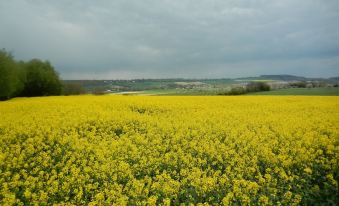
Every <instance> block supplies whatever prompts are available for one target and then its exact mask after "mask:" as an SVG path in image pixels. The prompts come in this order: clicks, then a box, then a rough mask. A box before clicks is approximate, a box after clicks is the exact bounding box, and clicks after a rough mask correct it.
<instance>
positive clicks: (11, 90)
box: [0, 49, 20, 100]
mask: <svg viewBox="0 0 339 206" xmlns="http://www.w3.org/2000/svg"><path fill="white" fill-rule="evenodd" d="M18 73H19V69H18V65H17V64H16V62H15V61H14V59H13V56H12V55H11V54H10V53H8V52H6V50H4V49H2V50H0V100H6V99H9V98H11V97H13V96H14V95H15V94H16V92H17V90H18V87H19V85H20V81H19V74H18Z"/></svg>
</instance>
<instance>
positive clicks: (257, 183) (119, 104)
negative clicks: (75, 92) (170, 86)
mask: <svg viewBox="0 0 339 206" xmlns="http://www.w3.org/2000/svg"><path fill="white" fill-rule="evenodd" d="M338 161H339V98H338V97H292V96H287V97H263V96H261V97H260V96H243V97H152V96H149V97H147V96H77V97H72V96H70V97H41V98H30V99H27V98H18V99H13V100H11V101H7V102H1V103H0V205H305V204H306V205H314V204H320V203H323V204H329V205H331V204H336V203H337V201H338V196H339V195H338V194H339V193H338V178H339V163H338Z"/></svg>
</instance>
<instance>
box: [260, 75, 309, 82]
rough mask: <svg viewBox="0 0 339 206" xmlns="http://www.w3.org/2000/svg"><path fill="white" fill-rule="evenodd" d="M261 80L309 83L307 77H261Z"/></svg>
mask: <svg viewBox="0 0 339 206" xmlns="http://www.w3.org/2000/svg"><path fill="white" fill-rule="evenodd" d="M259 78H262V79H270V80H277V81H307V80H308V79H307V78H306V77H300V76H294V75H260V77H259Z"/></svg>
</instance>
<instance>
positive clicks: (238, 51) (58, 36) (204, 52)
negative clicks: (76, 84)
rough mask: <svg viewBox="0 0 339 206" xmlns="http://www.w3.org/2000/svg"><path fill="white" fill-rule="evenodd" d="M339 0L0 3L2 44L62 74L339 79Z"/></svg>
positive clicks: (26, 0)
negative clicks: (45, 62) (274, 76)
mask: <svg viewBox="0 0 339 206" xmlns="http://www.w3.org/2000/svg"><path fill="white" fill-rule="evenodd" d="M338 25H339V1H338V0H142V1H141V0H97V1H93V0H58V1H52V0H0V48H5V49H6V50H7V51H10V52H12V54H13V55H14V57H15V58H16V59H18V60H25V61H27V60H30V59H32V58H39V59H42V60H48V61H50V62H51V63H52V65H53V66H54V67H55V69H56V70H57V71H58V72H59V74H60V76H61V78H63V79H134V78H236V77H248V76H258V75H264V74H290V75H299V76H306V77H331V76H339V26H338Z"/></svg>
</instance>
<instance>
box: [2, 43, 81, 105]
mask: <svg viewBox="0 0 339 206" xmlns="http://www.w3.org/2000/svg"><path fill="white" fill-rule="evenodd" d="M81 92H83V90H82V88H79V86H78V85H74V84H63V82H62V81H61V80H60V78H59V74H58V73H57V72H56V71H55V69H54V67H53V66H52V64H51V63H50V62H49V61H42V60H40V59H32V60H30V61H27V62H25V61H16V60H15V59H14V57H13V55H12V54H11V53H9V52H7V51H6V50H5V49H2V50H0V100H7V99H10V98H13V97H34V96H51V95H61V94H65V95H68V94H77V93H81Z"/></svg>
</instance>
